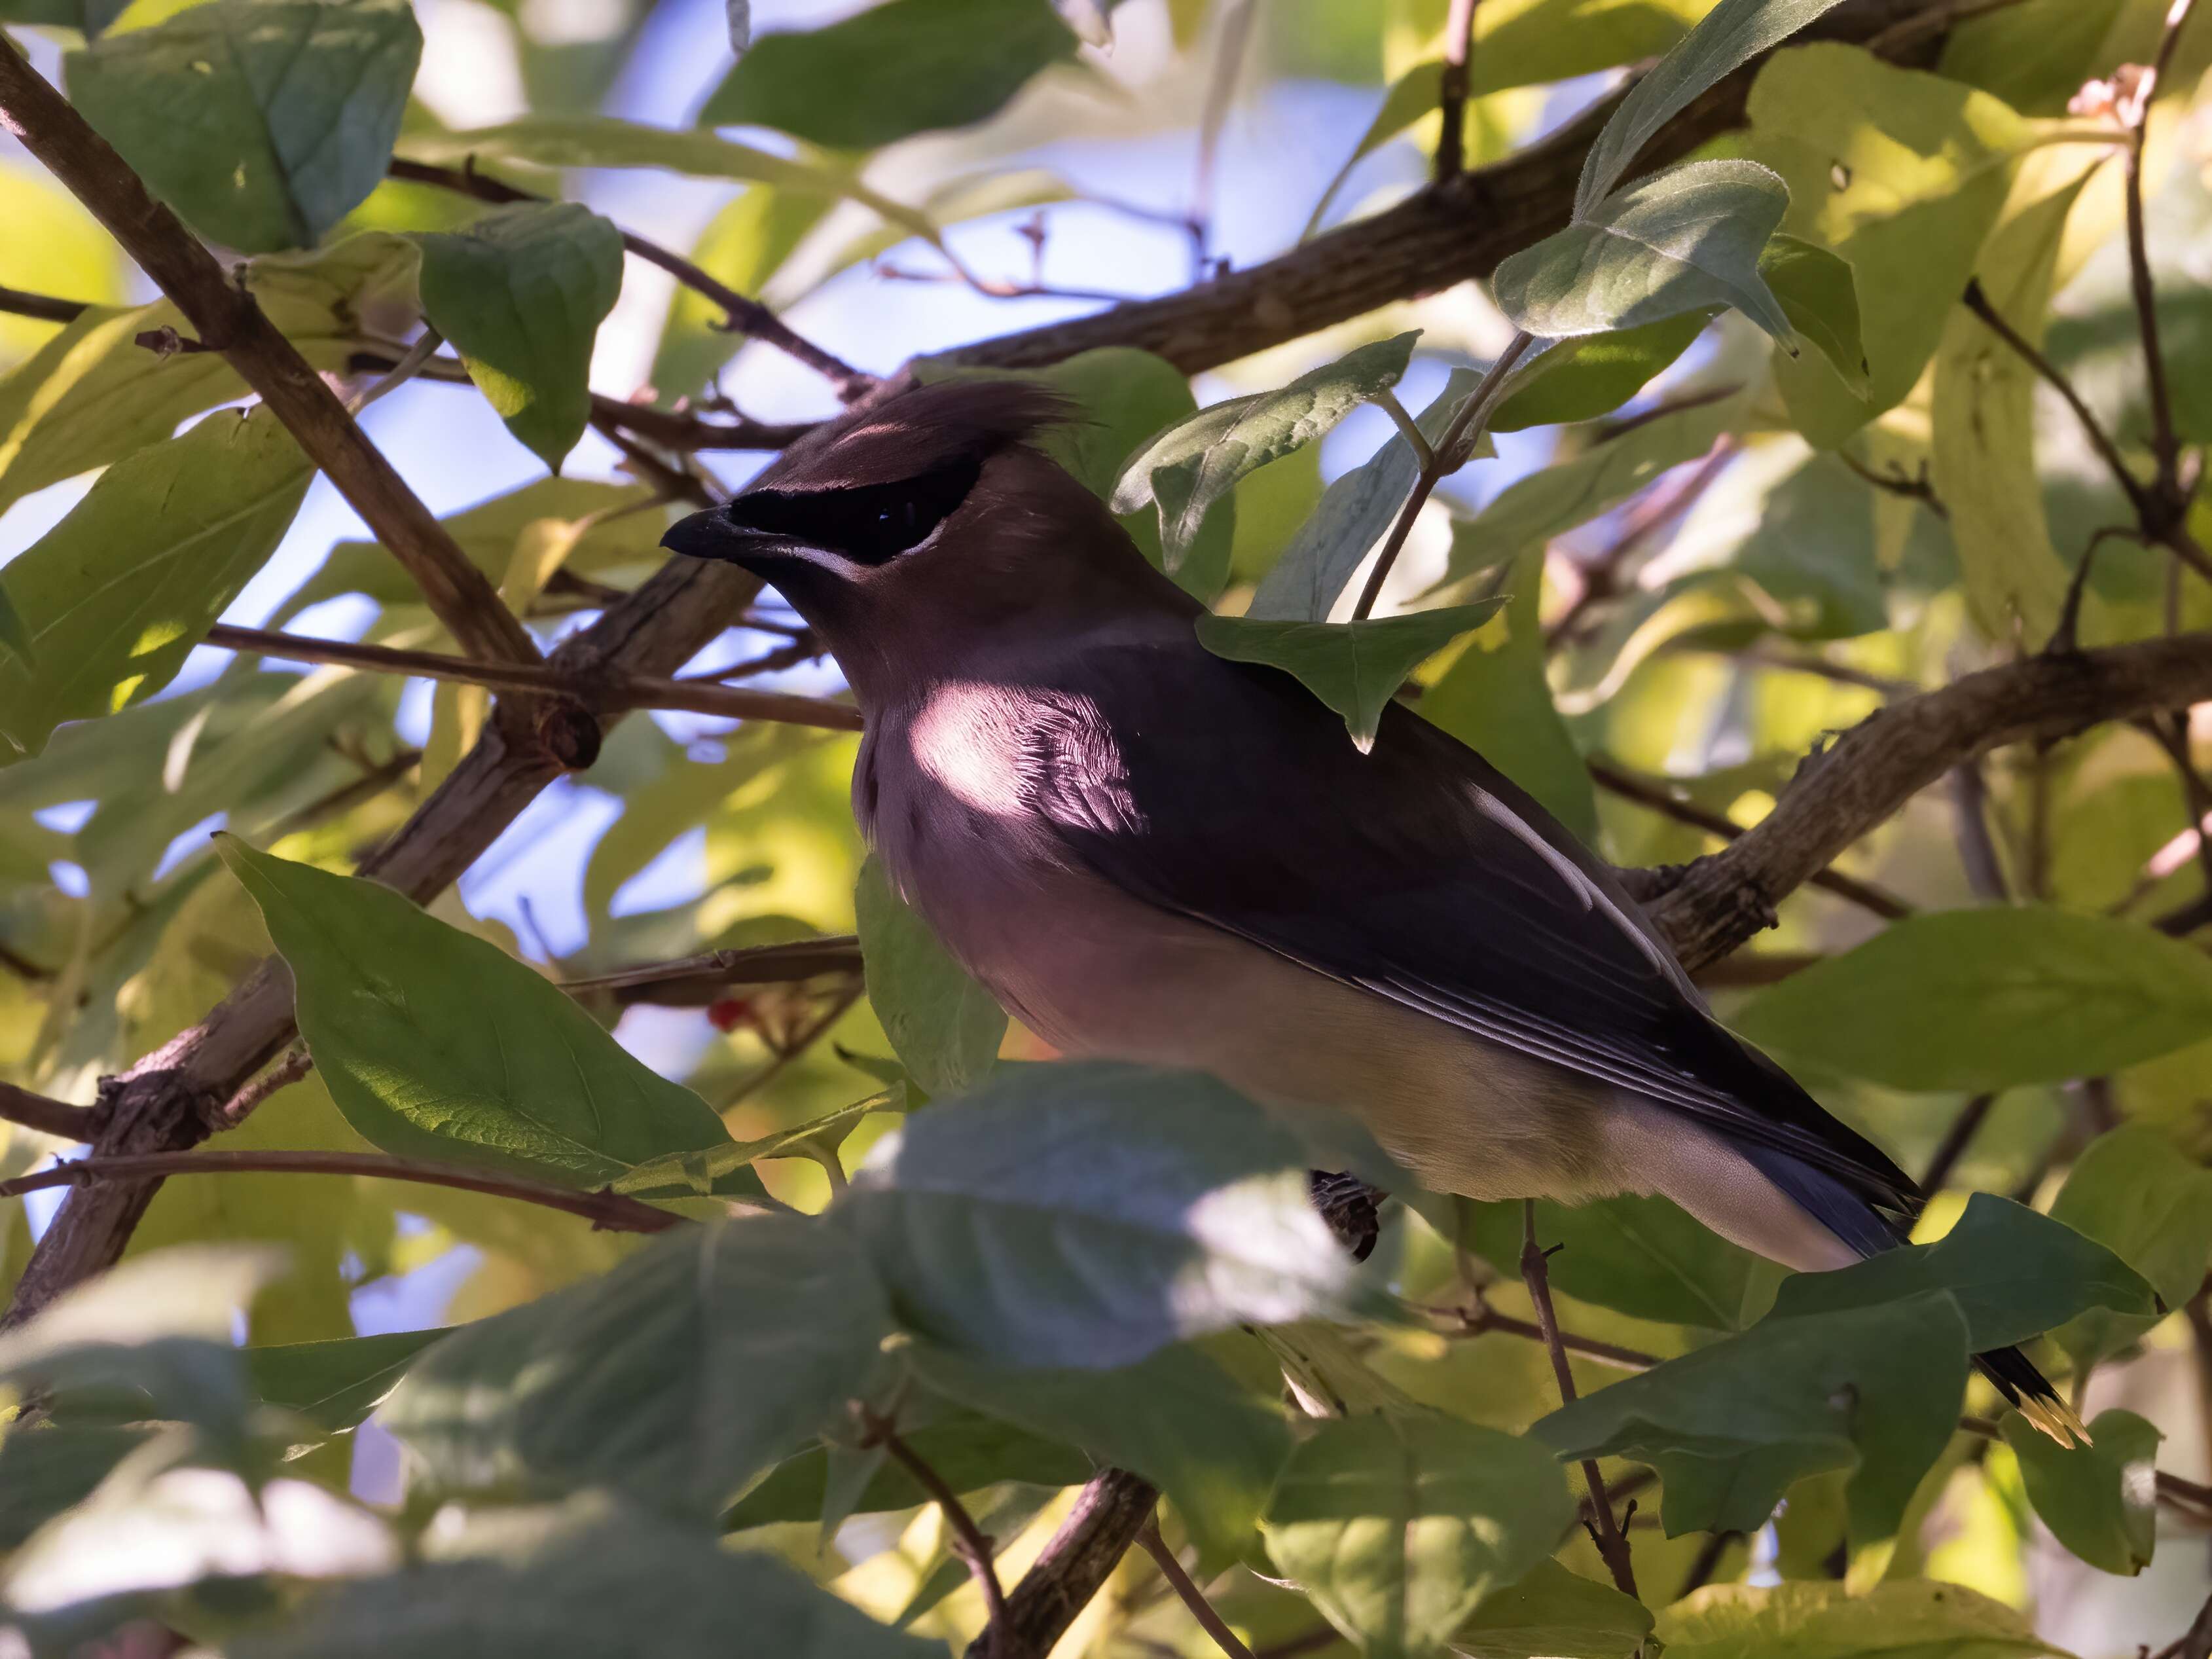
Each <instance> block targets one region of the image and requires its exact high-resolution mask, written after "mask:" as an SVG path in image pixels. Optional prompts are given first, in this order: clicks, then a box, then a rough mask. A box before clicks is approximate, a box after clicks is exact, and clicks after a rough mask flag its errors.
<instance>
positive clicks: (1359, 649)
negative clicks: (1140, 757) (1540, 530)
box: [1198, 599, 1505, 755]
mask: <svg viewBox="0 0 2212 1659" xmlns="http://www.w3.org/2000/svg"><path fill="white" fill-rule="evenodd" d="M1504 603H1505V601H1504V599H1488V600H1486V601H1484V602H1483V603H1482V604H1480V605H1446V606H1444V607H1443V609H1441V610H1437V611H1411V612H1408V613H1407V615H1405V616H1402V617H1368V618H1366V619H1365V620H1364V621H1361V622H1348V623H1304V622H1269V621H1266V620H1263V619H1258V618H1255V617H1215V616H1204V617H1200V618H1199V619H1198V642H1199V643H1200V645H1202V646H1204V647H1206V649H1207V650H1209V651H1211V652H1212V653H1213V654H1214V655H1215V656H1217V657H1226V658H1227V659H1229V660H1230V661H1231V662H1255V663H1263V664H1265V665H1267V666H1268V667H1270V668H1279V669H1281V670H1282V671H1284V672H1285V673H1286V674H1291V675H1295V676H1296V677H1297V680H1298V682H1299V684H1302V685H1304V687H1305V688H1306V690H1309V691H1310V692H1312V693H1313V694H1314V696H1316V697H1319V698H1320V699H1321V700H1322V702H1325V703H1327V704H1328V706H1329V707H1330V708H1333V709H1334V710H1335V711H1336V712H1337V713H1338V714H1341V715H1343V716H1344V725H1345V729H1346V731H1348V732H1351V733H1352V743H1353V744H1355V745H1356V746H1357V747H1358V750H1359V752H1360V753H1361V754H1363V755H1364V754H1365V753H1366V752H1367V751H1368V750H1370V749H1372V748H1373V747H1374V746H1375V734H1376V729H1377V728H1378V727H1379V726H1381V725H1382V723H1383V709H1384V708H1386V707H1387V706H1388V705H1389V702H1390V699H1391V698H1392V697H1394V696H1396V695H1397V694H1398V689H1399V688H1400V687H1401V686H1402V685H1404V684H1405V683H1406V679H1407V676H1408V675H1410V674H1411V673H1412V672H1413V671H1414V670H1415V669H1416V668H1418V667H1419V666H1420V665H1422V664H1423V663H1425V662H1426V661H1427V660H1428V659H1430V658H1431V657H1433V656H1434V655H1436V653H1437V652H1439V651H1441V650H1443V648H1444V647H1446V646H1447V645H1449V644H1450V643H1451V642H1452V641H1454V640H1455V639H1457V638H1458V637H1459V636H1460V635H1462V634H1464V633H1466V632H1468V630H1469V629H1475V628H1480V627H1481V626H1482V624H1483V623H1486V622H1488V621H1489V620H1490V618H1491V617H1494V616H1496V615H1497V614H1498V611H1499V610H1500V609H1501V608H1503V606H1504Z"/></svg>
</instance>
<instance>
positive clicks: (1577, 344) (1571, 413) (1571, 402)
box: [1490, 236, 1796, 432]
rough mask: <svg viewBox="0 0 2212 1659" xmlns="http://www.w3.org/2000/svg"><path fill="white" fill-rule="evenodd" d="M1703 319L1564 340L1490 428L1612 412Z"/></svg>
mask: <svg viewBox="0 0 2212 1659" xmlns="http://www.w3.org/2000/svg"><path fill="white" fill-rule="evenodd" d="M1783 240H1785V239H1784V238H1782V237H1779V236H1778V237H1776V238H1775V239H1774V240H1772V241H1770V242H1769V243H1768V244H1767V245H1766V246H1767V251H1768V252H1770V253H1771V252H1773V251H1774V248H1775V247H1776V246H1777V245H1778V243H1780V242H1782V241H1783ZM1786 240H1795V239H1794V238H1791V239H1786ZM1775 297H1776V298H1777V299H1778V300H1780V301H1782V308H1783V310H1784V311H1785V312H1787V311H1788V310H1789V309H1790V301H1789V297H1788V296H1787V295H1783V294H1781V293H1779V292H1777V294H1776V295H1775ZM1707 320H1708V319H1706V318H1705V316H1703V315H1702V314H1699V313H1684V314H1683V315H1681V316H1680V317H1668V318H1666V319H1663V320H1662V321H1659V322H1656V323H1646V324H1644V325H1643V326H1642V327H1641V328H1628V329H1621V330H1620V331H1616V332H1613V333H1610V334H1585V335H1583V337H1581V338H1579V339H1575V340H1568V341H1564V342H1562V343H1560V344H1559V345H1557V346H1554V347H1553V349H1551V350H1549V351H1547V352H1546V353H1545V354H1544V355H1543V356H1541V357H1539V358H1537V359H1536V361H1535V363H1534V366H1533V367H1531V368H1530V369H1529V370H1528V377H1527V378H1526V379H1525V380H1522V381H1521V382H1520V389H1519V390H1518V391H1516V392H1514V393H1513V394H1512V395H1511V396H1510V397H1508V398H1506V399H1505V401H1504V403H1502V404H1499V405H1498V413H1497V414H1495V415H1493V416H1491V418H1490V429H1491V430H1492V432H1522V431H1525V430H1527V429H1528V428H1529V427H1532V426H1559V425H1562V424H1564V423H1565V422H1571V421H1589V420H1595V419H1596V418H1597V417H1598V416H1601V415H1605V414H1609V413H1611V412H1612V411H1613V410H1616V409H1618V408H1620V406H1621V404H1625V403H1626V402H1627V401H1628V400H1629V399H1630V398H1633V397H1634V396H1635V395H1636V394H1637V393H1638V392H1641V391H1642V390H1643V389H1644V386H1645V384H1646V383H1647V382H1649V381H1650V380H1652V379H1653V378H1655V377H1656V376H1657V375H1658V374H1662V373H1663V372H1664V371H1665V370H1666V368H1668V365H1670V364H1671V363H1673V362H1674V360H1675V359H1676V358H1677V357H1680V356H1681V355H1682V354H1683V353H1684V352H1685V351H1687V350H1688V349H1690V343H1691V342H1692V341H1693V340H1695V339H1696V338H1697V337H1698V336H1699V334H1701V333H1703V332H1704V331H1705V324H1706V321H1707ZM1790 320H1791V321H1792V322H1793V323H1794V322H1796V318H1795V317H1792V318H1791V319H1790Z"/></svg>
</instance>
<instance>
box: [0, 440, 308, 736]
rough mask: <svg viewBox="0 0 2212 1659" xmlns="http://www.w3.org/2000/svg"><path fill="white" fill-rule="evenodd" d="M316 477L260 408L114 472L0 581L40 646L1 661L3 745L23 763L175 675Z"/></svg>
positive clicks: (127, 462)
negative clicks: (54, 739) (59, 736)
mask: <svg viewBox="0 0 2212 1659" xmlns="http://www.w3.org/2000/svg"><path fill="white" fill-rule="evenodd" d="M313 476H314V469H313V467H312V466H310V465H308V464H307V457H306V456H304V455H302V454H301V453H300V447H299V445H298V444H296V443H295V442H294V441H292V436H291V435H290V434H289V433H288V432H287V431H285V430H284V427H283V422H280V421H278V420H277V418H276V416H274V415H271V414H270V413H269V411H268V410H265V409H255V410H250V411H246V412H244V413H230V412H225V413H222V414H217V415H211V416H209V417H208V418H207V419H205V420H204V421H202V422H200V423H199V424H198V425H197V426H195V427H193V428H191V431H189V432H187V433H185V435H184V436H182V437H181V438H174V439H171V440H170V441H167V442H166V443H161V444H156V445H155V446H154V447H151V448H148V449H143V450H141V451H139V452H138V453H137V454H136V455H133V456H131V458H130V459H127V460H125V461H123V462H120V463H118V465H114V466H112V467H110V468H109V469H108V470H107V471H106V473H104V474H103V475H102V476H101V477H100V479H99V481H98V482H97V483H94V485H93V487H92V489H91V492H90V493H89V494H88V495H86V496H85V498H84V499H83V500H82V501H80V502H78V503H77V505H76V507H74V508H72V509H71V510H70V514H69V516H68V517H67V518H65V519H64V520H62V521H61V522H60V523H59V524H58V525H56V526H54V527H53V528H52V530H50V531H48V532H46V534H45V535H44V536H42V537H40V538H39V540H38V541H37V542H35V543H33V544H32V545H31V547H30V548H28V549H27V550H26V551H25V552H24V553H23V554H22V555H21V556H20V557H19V558H16V559H15V560H14V561H13V562H10V563H9V565H8V566H7V568H6V572H5V574H4V576H0V583H4V585H5V588H6V592H7V596H8V599H9V601H10V602H11V603H12V604H13V605H14V606H15V610H16V611H17V612H18V613H19V614H20V615H21V618H22V621H23V623H24V624H25V626H26V627H27V628H28V629H29V631H30V636H31V643H32V647H33V650H34V651H35V652H36V656H35V657H34V658H33V657H29V656H27V655H26V654H24V653H8V654H4V655H0V737H4V738H6V739H7V741H8V743H9V744H10V745H12V746H13V748H14V750H15V755H16V756H22V755H35V754H38V753H39V752H40V751H41V750H44V749H45V747H46V739H47V738H50V737H51V736H52V735H53V730H54V728H55V727H56V726H59V725H60V724H61V723H62V722H63V721H64V720H87V719H90V718H91V717H93V716H94V715H98V714H112V713H113V712H114V711H115V710H117V709H119V708H127V707H129V706H130V705H131V704H132V703H134V702H143V701H144V700H145V699H146V698H148V697H150V696H153V695H154V694H155V692H157V691H159V690H161V688H162V687H164V686H166V685H167V684H168V683H169V682H170V681H171V680H172V679H173V678H176V674H177V671H178V670H179V668H181V667H183V666H184V662H185V658H186V657H187V656H189V655H190V654H191V650H192V647H194V646H196V645H197V644H198V643H199V642H200V641H201V639H202V638H203V637H204V636H205V635H206V633H207V630H208V629H210V627H211V626H213V625H214V623H215V622H216V618H218V617H221V616H222V612H223V610H224V608H225V607H226V606H228V605H229V604H230V602H231V601H232V600H233V599H236V598H237V597H238V593H239V590H240V589H241V588H243V587H244V586H246V581H247V580H248V579H250V578H251V577H252V574H253V573H254V572H255V571H257V570H258V569H259V568H261V565H262V562H263V561H264V560H265V559H267V558H268V556H270V553H271V552H273V551H274V550H276V544H277V542H278V541H279V540H280V539H282V538H283V534H284V532H285V530H286V528H287V527H288V526H289V525H290V524H291V522H292V517H293V514H294V513H297V512H298V511H299V507H300V501H301V497H303V496H304V495H306V494H307V483H308V480H309V479H311V478H312V477H313ZM32 661H35V662H36V663H37V665H38V666H37V667H35V668H33V667H31V666H29V665H28V664H29V663H30V662H32ZM11 758H12V757H11Z"/></svg>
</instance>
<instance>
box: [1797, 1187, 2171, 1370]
mask: <svg viewBox="0 0 2212 1659" xmlns="http://www.w3.org/2000/svg"><path fill="white" fill-rule="evenodd" d="M1923 1291H1948V1292H1949V1293H1950V1295H1951V1297H1953V1299H1954V1301H1955V1302H1956V1303H1957V1304H1958V1306H1959V1313H1960V1317H1962V1318H1963V1319H1964V1320H1965V1321H1966V1342H1967V1346H1969V1347H1970V1348H1971V1349H1972V1351H1973V1352H1976V1353H1985V1352H1988V1351H1989V1350H1990V1349H1991V1348H2005V1347H2010V1346H2013V1345H2014V1344H2015V1343H2018V1342H2025V1341H2027V1340H2028V1339H2029V1338H2031V1337H2034V1336H2040V1335H2041V1334H2043V1333H2044V1332H2045V1331H2047V1330H2051V1329H2052V1328H2055V1327H2057V1326H2058V1325H2060V1324H2063V1322H2065V1321H2067V1320H2069V1319H2071V1318H2073V1317H2074V1316H2075V1315H2076V1314H2078V1313H2080V1312H2081V1310H2083V1309H2085V1308H2109V1309H2112V1310H2115V1311H2117V1312H2120V1313H2148V1312H2149V1311H2150V1310H2151V1307H2152V1291H2151V1287H2150V1286H2149V1285H2147V1284H2145V1283H2144V1282H2143V1280H2142V1277H2141V1276H2140V1275H2139V1274H2137V1273H2136V1271H2135V1269H2133V1268H2132V1267H2129V1266H2128V1265H2127V1263H2125V1262H2124V1261H2121V1260H2120V1259H2119V1258H2118V1256H2116V1255H2113V1254H2112V1252H2111V1251H2110V1250H2108V1249H2106V1248H2105V1247H2104V1246H2103V1245H2101V1244H2100V1243H2097V1242H2096V1241H2095V1240H2093V1239H2090V1238H2085V1237H2082V1236H2081V1234H2080V1233H2077V1232H2075V1231H2074V1230H2073V1229H2072V1228H2071V1227H2069V1226H2067V1225H2064V1224H2063V1223H2061V1222H2057V1221H2053V1220H2052V1219H2051V1218H2050V1217H2049V1216H2045V1215H2038V1214H2037V1213H2036V1212H2034V1211H2033V1210H2031V1209H2029V1208H2028V1207H2027V1206H2026V1205H2024V1204H2015V1203H2014V1202H2013V1201H2012V1200H2010V1199H2006V1198H1999V1197H1998V1196H1997V1195H1996V1194H1994V1193H1976V1194H1974V1195H1973V1196H1972V1198H1971V1199H1969V1200H1967V1201H1966V1214H1964V1215H1963V1216H1961V1217H1960V1218H1959V1223H1958V1225H1956V1226H1954V1227H1953V1228H1952V1229H1951V1231H1949V1232H1948V1233H1946V1234H1944V1235H1943V1237H1941V1238H1939V1239H1937V1240H1936V1242H1935V1243H1932V1244H1907V1245H1903V1246H1900V1247H1899V1248H1898V1249H1893V1250H1884V1251H1883V1252H1882V1253H1881V1255H1877V1256H1873V1257H1870V1258H1869V1259H1868V1260H1867V1261H1861V1262H1857V1263H1854V1264H1853V1265H1852V1266H1850V1267H1842V1268H1838V1269H1837V1270H1836V1271H1835V1272H1833V1273H1796V1274H1793V1275H1791V1276H1790V1278H1788V1279H1784V1281H1783V1283H1782V1289H1781V1291H1779V1292H1778V1294H1777V1295H1776V1297H1775V1298H1774V1312H1773V1313H1772V1315H1771V1317H1772V1318H1774V1319H1795V1318H1800V1317H1802V1316H1806V1315H1808V1314H1818V1315H1820V1316H1828V1315H1832V1314H1833V1313H1835V1312H1837V1311H1838V1310H1847V1309H1853V1308H1866V1307H1872V1306H1875V1305H1876V1304H1881V1303H1892V1302H1902V1301H1904V1300H1905V1299H1906V1298H1908V1297H1914V1296H1917V1295H1919V1294H1921V1293H1923Z"/></svg>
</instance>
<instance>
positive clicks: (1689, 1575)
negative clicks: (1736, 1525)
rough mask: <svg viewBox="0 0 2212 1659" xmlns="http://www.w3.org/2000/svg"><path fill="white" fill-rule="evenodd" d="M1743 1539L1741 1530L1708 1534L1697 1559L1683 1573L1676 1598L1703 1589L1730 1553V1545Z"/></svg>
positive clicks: (1678, 1599) (1678, 1598) (1677, 1599)
mask: <svg viewBox="0 0 2212 1659" xmlns="http://www.w3.org/2000/svg"><path fill="white" fill-rule="evenodd" d="M1742 1541H1743V1534H1741V1533H1740V1532H1728V1531H1721V1532H1716V1533H1710V1534H1706V1537H1705V1543H1704V1545H1703V1546H1702V1547H1700V1548H1699V1551H1698V1555H1697V1559H1695V1560H1693V1561H1692V1562H1691V1563H1690V1570H1689V1571H1687V1572H1686V1573H1684V1574H1683V1575H1682V1584H1681V1588H1680V1589H1677V1590H1676V1591H1675V1592H1674V1599H1675V1600H1676V1601H1680V1600H1681V1599H1682V1598H1683V1597H1684V1596H1686V1595H1689V1594H1690V1592H1691V1591H1692V1590H1699V1589H1704V1588H1705V1586H1706V1585H1707V1584H1709V1583H1711V1582H1712V1577H1713V1574H1714V1573H1716V1572H1717V1571H1719V1570H1720V1565H1721V1558H1722V1557H1723V1556H1724V1555H1726V1554H1727V1553H1728V1552H1729V1546H1730V1545H1731V1544H1737V1543H1741V1542H1742Z"/></svg>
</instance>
